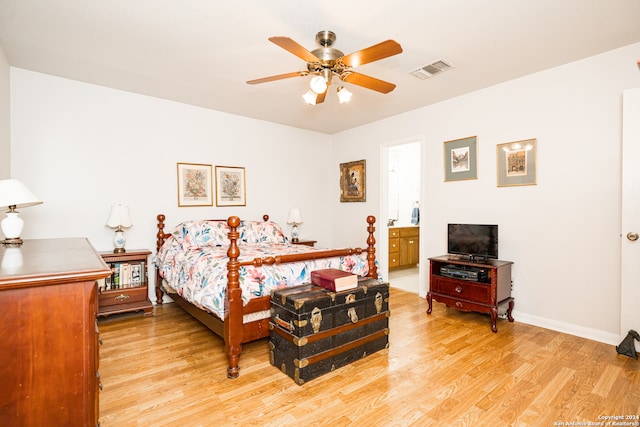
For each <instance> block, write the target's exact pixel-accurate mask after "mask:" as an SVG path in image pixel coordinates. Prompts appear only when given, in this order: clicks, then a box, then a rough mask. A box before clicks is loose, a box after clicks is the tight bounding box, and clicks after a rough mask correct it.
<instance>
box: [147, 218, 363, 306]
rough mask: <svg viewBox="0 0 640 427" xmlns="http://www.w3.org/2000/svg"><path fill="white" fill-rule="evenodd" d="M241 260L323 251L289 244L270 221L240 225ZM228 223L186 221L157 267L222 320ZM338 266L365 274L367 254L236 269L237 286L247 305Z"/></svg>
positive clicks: (185, 295)
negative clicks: (312, 272) (315, 273)
mask: <svg viewBox="0 0 640 427" xmlns="http://www.w3.org/2000/svg"><path fill="white" fill-rule="evenodd" d="M238 231H239V233H240V238H239V240H238V247H239V249H240V257H239V261H241V262H242V261H249V260H253V259H254V258H263V257H267V256H277V255H284V254H297V253H306V252H312V251H321V250H322V249H318V248H314V247H309V246H305V245H292V244H290V243H289V242H288V240H287V238H286V237H285V235H284V233H283V232H282V230H281V228H280V226H279V225H278V224H275V223H273V222H263V221H242V222H241V224H240V227H239V228H238ZM228 232H229V229H228V225H227V223H226V222H224V221H187V222H184V223H182V224H180V225H179V226H178V227H176V229H175V230H174V231H173V232H172V233H171V236H170V237H168V238H167V240H166V242H165V244H164V245H163V246H162V248H161V249H160V251H159V252H158V254H157V256H156V257H155V260H154V262H155V264H156V266H157V267H158V268H159V270H160V275H161V276H162V277H163V278H164V279H165V282H166V283H167V285H168V286H170V287H171V288H173V289H174V290H175V291H176V292H177V293H178V294H179V295H180V296H182V297H183V298H184V299H185V300H187V301H189V302H191V303H192V304H194V305H196V306H198V307H200V308H203V309H205V310H207V311H209V312H212V313H214V314H216V315H217V316H219V317H220V318H224V310H225V299H226V288H227V262H228V260H229V258H228V257H227V249H228V247H229V239H228ZM323 268H338V269H340V270H345V271H349V272H352V273H354V274H358V275H360V276H364V275H366V274H367V273H368V270H369V268H368V264H367V254H366V253H362V254H360V255H351V256H344V257H334V258H323V259H314V260H309V261H304V262H295V263H286V264H279V265H275V264H274V265H262V266H260V267H253V266H243V267H240V271H239V273H240V278H239V281H240V288H241V289H242V299H243V302H244V303H245V304H246V303H247V301H249V299H251V298H255V297H259V296H264V295H270V294H271V291H272V290H273V289H277V288H281V287H285V286H295V285H300V284H303V283H310V282H311V271H313V270H318V269H323Z"/></svg>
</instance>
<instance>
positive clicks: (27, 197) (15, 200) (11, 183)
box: [0, 179, 42, 209]
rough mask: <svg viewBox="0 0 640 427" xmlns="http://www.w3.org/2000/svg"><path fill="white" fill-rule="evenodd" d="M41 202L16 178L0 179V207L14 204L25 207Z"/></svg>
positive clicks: (17, 206) (16, 206)
mask: <svg viewBox="0 0 640 427" xmlns="http://www.w3.org/2000/svg"><path fill="white" fill-rule="evenodd" d="M40 203H42V202H41V201H40V200H38V198H37V197H36V196H35V195H34V194H33V193H32V192H31V191H29V189H28V188H27V187H25V185H24V184H23V183H21V182H20V181H18V180H17V179H3V180H2V181H0V209H4V208H8V207H9V206H15V208H16V209H17V208H26V207H28V206H34V205H39V204H40Z"/></svg>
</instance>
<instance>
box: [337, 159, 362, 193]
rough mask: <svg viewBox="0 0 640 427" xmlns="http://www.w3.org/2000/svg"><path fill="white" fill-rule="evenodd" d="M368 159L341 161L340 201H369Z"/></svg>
mask: <svg viewBox="0 0 640 427" xmlns="http://www.w3.org/2000/svg"><path fill="white" fill-rule="evenodd" d="M366 166H367V165H366V161H365V160H358V161H355V162H349V163H340V201H341V202H366V201H367V179H366V178H367V170H366Z"/></svg>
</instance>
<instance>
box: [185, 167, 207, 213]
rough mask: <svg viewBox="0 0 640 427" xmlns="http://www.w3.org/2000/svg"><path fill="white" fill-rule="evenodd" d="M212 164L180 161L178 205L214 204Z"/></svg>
mask: <svg viewBox="0 0 640 427" xmlns="http://www.w3.org/2000/svg"><path fill="white" fill-rule="evenodd" d="M211 182H212V180H211V165H203V164H198V163H178V206H213V189H212V184H211Z"/></svg>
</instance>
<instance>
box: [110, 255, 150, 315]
mask: <svg viewBox="0 0 640 427" xmlns="http://www.w3.org/2000/svg"><path fill="white" fill-rule="evenodd" d="M150 254H151V251H149V250H146V249H136V250H131V251H127V252H124V253H119V254H114V253H113V252H100V256H101V257H102V259H103V260H104V262H105V263H106V264H107V265H108V266H109V268H111V276H109V277H107V278H106V279H105V280H104V282H102V281H101V282H99V286H98V316H108V315H110V314H116V313H126V312H129V311H139V310H143V311H144V315H145V316H151V315H152V314H153V304H152V303H151V301H149V289H148V288H149V279H148V274H147V268H148V260H147V258H148V257H149V255H150Z"/></svg>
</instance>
